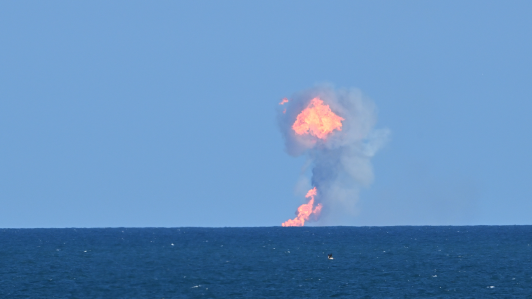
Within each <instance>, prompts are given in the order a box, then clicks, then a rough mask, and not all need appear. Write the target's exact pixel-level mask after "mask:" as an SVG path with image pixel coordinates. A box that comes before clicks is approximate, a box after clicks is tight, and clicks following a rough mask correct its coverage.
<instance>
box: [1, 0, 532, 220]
mask: <svg viewBox="0 0 532 299" xmlns="http://www.w3.org/2000/svg"><path fill="white" fill-rule="evenodd" d="M330 2H331V1H262V2H259V1H238V2H234V1H180V2H178V1H158V2H153V1H145V2H138V1H86V2H80V1H53V2H45V1H40V2H38V1H32V2H30V1H3V2H1V3H0V29H1V30H0V227H73V226H75V227H106V226H272V225H280V223H281V222H283V221H285V220H287V219H288V218H291V217H293V215H294V211H295V209H296V208H297V206H298V205H299V204H300V203H302V200H303V199H302V198H301V196H300V195H299V194H297V193H295V192H294V188H295V185H296V182H297V180H298V176H299V174H300V171H301V167H302V166H303V164H304V163H305V159H304V158H291V157H289V156H288V155H287V154H286V153H285V152H284V150H283V140H282V138H281V134H280V133H279V130H278V128H277V125H276V121H275V108H276V105H277V103H278V102H279V100H280V99H281V98H282V97H287V96H288V97H289V96H290V95H291V94H293V93H294V92H297V91H299V90H302V89H305V88H308V87H312V86H314V85H315V84H317V83H323V82H329V83H332V84H334V85H335V86H337V87H356V88H360V89H361V90H362V92H363V93H364V94H365V95H366V96H368V97H370V98H371V99H373V101H374V102H375V103H376V105H377V107H378V109H379V123H378V125H377V127H378V128H389V129H390V131H391V141H390V142H389V144H388V145H387V146H386V147H385V148H384V149H383V150H381V151H380V152H379V153H378V154H377V156H376V157H375V158H374V159H373V163H374V173H375V181H374V183H373V184H372V186H371V187H370V188H368V189H365V190H363V192H362V193H361V198H360V201H359V202H358V208H359V212H358V214H357V215H354V216H352V217H349V218H346V219H341V220H339V223H341V224H345V225H403V224H411V225H423V224H428V225H442V224H454V225H459V224H490V225H491V224H532V220H531V219H532V218H531V217H530V214H531V211H532V183H531V178H532V175H531V174H532V173H531V172H532V157H531V155H530V153H531V152H532V142H531V137H530V136H529V135H528V134H529V133H528V132H529V129H530V128H532V118H531V117H530V113H531V112H532V98H531V96H532V55H531V53H532V35H531V34H530V33H531V32H532V18H530V16H531V15H532V2H530V1H466V2H464V1H401V2H399V1H395V2H392V1H357V2H355V1H335V2H333V3H330Z"/></svg>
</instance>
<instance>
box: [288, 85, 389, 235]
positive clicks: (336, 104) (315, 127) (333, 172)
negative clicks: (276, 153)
mask: <svg viewBox="0 0 532 299" xmlns="http://www.w3.org/2000/svg"><path fill="white" fill-rule="evenodd" d="M279 104H280V105H282V106H279V107H280V109H279V111H278V123H279V127H280V130H281V132H282V134H283V137H284V140H285V146H286V151H287V153H288V154H290V155H291V156H300V155H307V156H308V158H309V166H310V167H311V173H312V176H311V178H310V185H311V186H312V187H314V188H315V189H314V188H313V189H314V190H317V194H316V195H315V196H312V203H311V202H310V201H309V203H307V204H304V205H302V206H300V208H299V209H298V211H297V212H296V215H297V217H296V218H295V219H293V220H289V221H286V222H285V223H283V226H302V225H304V224H305V221H313V220H314V221H319V223H320V224H338V221H336V220H335V219H337V216H339V215H340V214H345V212H347V213H351V214H354V212H355V211H356V209H355V204H356V202H357V201H358V197H359V190H360V188H362V187H367V186H369V185H370V184H371V182H372V181H373V169H372V166H371V158H372V157H373V156H374V155H375V153H376V152H377V151H378V150H379V149H380V148H381V147H382V146H383V145H384V144H385V142H386V140H387V139H388V135H389V131H388V130H387V129H380V130H376V129H374V126H375V123H376V111H375V105H374V104H373V102H372V101H371V100H370V99H368V98H366V97H364V96H363V95H362V94H361V92H360V91H359V90H357V89H334V88H333V87H331V86H328V85H324V86H318V87H315V88H311V89H308V90H304V91H301V92H299V93H297V94H295V95H294V96H292V97H291V98H288V99H283V100H282V101H281V103H279ZM309 192H310V191H309ZM307 197H308V198H310V196H308V194H307ZM314 200H315V202H314ZM309 204H310V207H308V205H309ZM313 205H314V210H313V209H312V208H313ZM318 207H319V208H318ZM316 208H317V209H316ZM309 209H310V213H309V212H308V211H309ZM313 211H317V213H314V212H313Z"/></svg>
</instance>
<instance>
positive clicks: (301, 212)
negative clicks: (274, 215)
mask: <svg viewBox="0 0 532 299" xmlns="http://www.w3.org/2000/svg"><path fill="white" fill-rule="evenodd" d="M317 193H318V190H317V189H316V187H314V188H313V189H310V190H309V191H308V192H307V195H305V197H306V198H309V197H310V200H309V202H308V203H305V204H302V205H301V206H299V208H297V217H296V218H294V219H288V220H286V221H285V222H283V224H282V226H285V227H286V226H303V225H305V221H307V220H308V219H309V217H310V215H312V214H314V215H315V216H319V215H320V212H321V207H322V206H321V203H319V204H318V205H317V206H316V207H315V208H314V209H312V207H313V206H314V196H316V194H317Z"/></svg>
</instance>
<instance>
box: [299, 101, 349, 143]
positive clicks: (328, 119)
mask: <svg viewBox="0 0 532 299" xmlns="http://www.w3.org/2000/svg"><path fill="white" fill-rule="evenodd" d="M343 120H344V119H343V118H341V117H340V116H338V115H336V114H334V112H332V111H331V108H329V105H324V104H323V101H322V100H320V99H319V98H313V99H312V100H311V101H310V103H309V104H308V106H307V108H305V110H303V111H301V113H299V115H298V116H297V119H296V122H295V123H294V124H293V125H292V129H294V131H295V132H296V134H298V135H303V134H310V135H312V136H315V137H318V138H320V139H325V137H327V135H328V134H329V133H331V132H332V131H334V130H338V131H341V130H342V121H343Z"/></svg>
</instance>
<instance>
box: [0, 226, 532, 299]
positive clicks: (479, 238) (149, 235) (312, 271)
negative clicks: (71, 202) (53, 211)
mask: <svg viewBox="0 0 532 299" xmlns="http://www.w3.org/2000/svg"><path fill="white" fill-rule="evenodd" d="M531 245H532V226H463V227H459V226H446V227H442V226H439V227H438V226H433V227H430V226H406V227H397V226H396V227H294V228H291V227H289V228H283V227H266V228H101V229H93V228H91V229H80V228H68V229H0V298H329V297H331V298H532V262H531V258H532V246H531ZM329 253H331V254H333V257H334V259H333V260H329V259H328V258H327V254H329Z"/></svg>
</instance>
